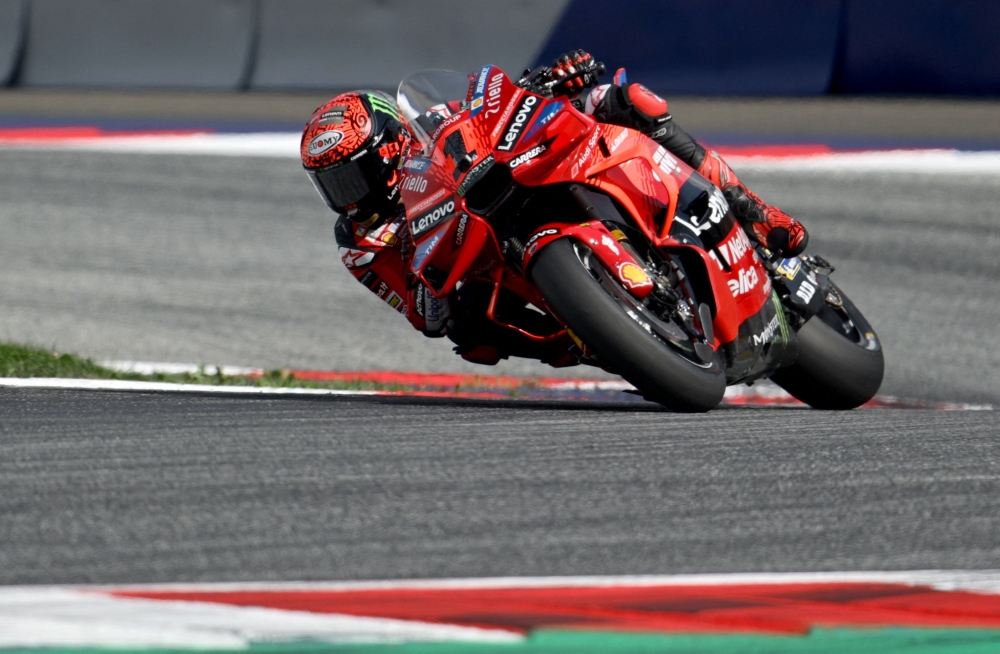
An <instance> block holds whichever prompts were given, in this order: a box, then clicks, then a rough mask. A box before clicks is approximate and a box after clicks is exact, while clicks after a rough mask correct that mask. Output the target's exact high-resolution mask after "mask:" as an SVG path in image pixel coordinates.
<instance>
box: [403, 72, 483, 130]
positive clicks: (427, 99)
mask: <svg viewBox="0 0 1000 654" xmlns="http://www.w3.org/2000/svg"><path fill="white" fill-rule="evenodd" d="M468 89H469V76H468V75H464V74H462V73H458V72H455V71H453V70H419V71H417V72H415V73H411V74H409V75H407V76H406V78H404V79H403V81H402V82H400V83H399V90H398V91H397V92H396V104H398V105H399V111H400V114H401V115H402V116H403V118H405V119H406V126H407V128H408V129H409V130H410V134H411V135H412V136H413V138H414V139H416V140H417V141H418V142H419V143H420V144H421V146H422V149H424V150H426V148H427V146H428V145H430V142H431V135H432V134H434V132H435V130H436V128H437V125H436V122H435V120H434V118H435V116H434V109H435V108H437V107H439V106H440V105H443V104H446V103H448V102H452V101H459V102H462V101H464V100H465V94H466V91H468Z"/></svg>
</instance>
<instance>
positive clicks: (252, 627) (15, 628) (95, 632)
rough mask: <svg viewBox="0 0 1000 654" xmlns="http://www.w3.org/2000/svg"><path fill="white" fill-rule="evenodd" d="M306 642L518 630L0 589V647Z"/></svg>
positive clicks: (510, 636) (459, 637) (507, 639)
mask: <svg viewBox="0 0 1000 654" xmlns="http://www.w3.org/2000/svg"><path fill="white" fill-rule="evenodd" d="M303 640H309V641H319V642H326V643H338V644H348V643H398V642H441V641H449V642H455V641H459V642H478V643H511V642H518V641H521V640H523V636H521V635H519V634H516V633H511V632H509V631H505V630H502V629H481V628H475V627H463V626H457V625H447V624H431V623H427V622H419V621H415V620H396V619H392V618H370V617H357V616H351V615H341V614H322V613H310V612H306V611H290V610H281V609H270V608H260V607H241V606H231V605H226V604H216V603H210V602H188V601H163V600H148V599H137V598H121V597H112V596H109V595H105V594H101V593H95V592H93V591H87V590H83V589H80V588H67V587H52V586H48V587H46V586H38V587H16V586H15V587H7V588H2V587H0V647H55V646H81V647H183V648H203V649H208V648H213V649H214V648H229V649H232V648H241V649H242V648H247V647H249V646H250V645H251V644H253V643H281V642H286V643H291V642H301V641H303Z"/></svg>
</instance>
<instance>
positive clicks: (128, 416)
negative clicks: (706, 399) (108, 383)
mask: <svg viewBox="0 0 1000 654" xmlns="http://www.w3.org/2000/svg"><path fill="white" fill-rule="evenodd" d="M0 415H2V416H3V420H2V422H0V515H2V516H3V522H2V528H0V583H5V584H6V583H16V584H22V583H96V582H99V583H130V582H135V583H145V582H158V581H164V582H166V581H239V580H244V581H251V580H329V579H365V578H375V579H386V578H413V577H455V576H472V577H478V576H501V575H563V574H567V575H569V574H573V575H578V574H641V573H670V572H729V571H733V572H752V571H815V570H845V569H846V570H863V569H881V570H885V569H940V568H945V569H957V568H970V569H976V568H979V569H984V568H996V567H997V564H998V562H1000V517H998V516H1000V440H998V436H1000V429H998V425H997V420H996V418H995V412H943V411H921V410H911V411H898V410H897V411H893V410H870V411H855V412H851V413H846V414H845V413H839V414H829V413H822V412H815V411H808V410H802V409H784V410H772V409H743V410H719V411H716V412H713V413H710V414H707V415H697V416H686V415H676V414H670V413H666V412H661V411H657V410H636V409H631V410H630V409H622V408H618V409H609V408H604V407H601V408H599V409H597V410H595V409H594V408H586V407H582V406H578V407H576V408H572V407H567V406H564V405H563V406H560V405H540V406H538V407H537V408H529V407H525V406H524V405H523V404H516V403H506V404H488V403H484V402H458V403H455V402H451V403H447V404H445V403H438V402H433V401H427V400H421V401H414V400H405V399H394V398H393V399H390V398H366V399H341V398H322V399H309V400H303V399H291V398H280V399H271V398H268V399H262V398H247V397H213V396H196V397H180V396H176V395H165V394H145V393H114V392H86V391H77V392H73V391H56V390H37V389H30V390H29V389H8V390H5V391H4V392H3V393H2V394H0Z"/></svg>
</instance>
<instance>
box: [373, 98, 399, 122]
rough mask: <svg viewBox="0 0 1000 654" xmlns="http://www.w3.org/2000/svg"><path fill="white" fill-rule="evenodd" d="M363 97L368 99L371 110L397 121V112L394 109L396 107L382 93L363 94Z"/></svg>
mask: <svg viewBox="0 0 1000 654" xmlns="http://www.w3.org/2000/svg"><path fill="white" fill-rule="evenodd" d="M365 97H366V98H368V102H369V103H370V104H371V106H372V109H374V110H375V111H379V112H381V113H384V114H388V115H389V116H391V117H393V118H395V119H396V120H399V111H398V110H397V109H396V105H395V104H394V103H393V102H392V100H390V99H388V96H386V95H385V94H384V93H378V92H374V93H365Z"/></svg>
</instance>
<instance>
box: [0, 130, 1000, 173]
mask: <svg viewBox="0 0 1000 654" xmlns="http://www.w3.org/2000/svg"><path fill="white" fill-rule="evenodd" d="M301 138H302V135H301V133H299V132H265V133H247V134H212V133H203V134H172V135H165V134H150V135H138V136H101V137H85V138H64V139H55V138H45V139H37V140H27V139H13V138H9V139H0V148H5V149H43V150H81V151H95V152H121V153H136V154H188V155H220V156H232V157H277V158H282V159H297V158H298V157H299V142H300V140H301ZM721 151H722V154H723V156H724V157H725V158H726V160H727V161H728V162H729V164H730V165H732V166H733V167H734V168H737V169H746V170H760V171H783V172H795V171H800V172H809V171H813V172H896V173H933V174H975V173H980V174H991V175H994V174H1000V152H996V151H983V152H975V151H959V150H951V149H906V150H872V151H866V152H833V153H828V154H815V155H792V156H778V157H776V156H768V155H761V156H754V155H751V156H748V155H745V154H731V155H727V154H726V153H725V149H724V148H723V149H722V150H721Z"/></svg>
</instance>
